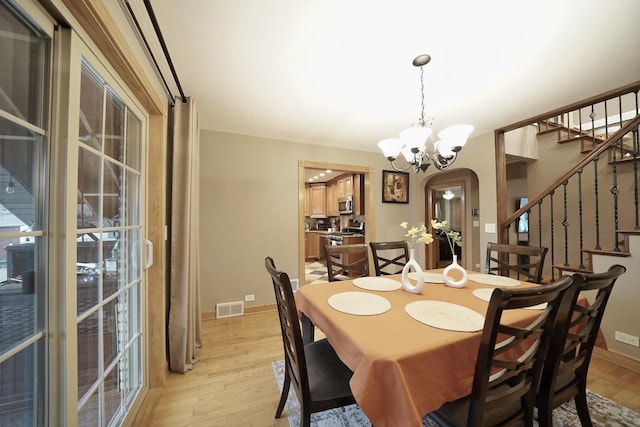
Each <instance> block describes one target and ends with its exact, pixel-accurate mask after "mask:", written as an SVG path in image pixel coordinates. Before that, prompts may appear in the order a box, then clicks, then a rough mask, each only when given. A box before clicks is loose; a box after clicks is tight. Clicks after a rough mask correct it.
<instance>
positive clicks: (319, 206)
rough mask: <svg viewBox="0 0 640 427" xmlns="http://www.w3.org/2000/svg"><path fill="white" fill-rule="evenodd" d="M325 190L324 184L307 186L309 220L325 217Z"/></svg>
mask: <svg viewBox="0 0 640 427" xmlns="http://www.w3.org/2000/svg"><path fill="white" fill-rule="evenodd" d="M326 205H327V188H326V186H325V185H324V184H316V185H310V186H309V216H310V217H311V218H326V217H327V210H326V209H327V206H326Z"/></svg>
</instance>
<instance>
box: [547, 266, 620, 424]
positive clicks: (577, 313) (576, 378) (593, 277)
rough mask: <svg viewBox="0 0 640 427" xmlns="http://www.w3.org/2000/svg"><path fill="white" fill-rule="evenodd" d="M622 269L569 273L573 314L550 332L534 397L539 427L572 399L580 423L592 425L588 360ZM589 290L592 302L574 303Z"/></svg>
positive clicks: (613, 267) (612, 268)
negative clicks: (538, 386)
mask: <svg viewBox="0 0 640 427" xmlns="http://www.w3.org/2000/svg"><path fill="white" fill-rule="evenodd" d="M625 271H626V268H625V267H623V266H621V265H612V266H611V267H610V268H609V270H608V271H607V272H605V273H596V274H574V275H573V278H574V281H575V283H576V287H577V292H576V294H575V297H574V299H573V305H572V313H573V314H572V316H570V317H569V318H568V319H567V323H566V325H565V326H564V327H563V328H559V329H558V331H557V333H556V334H554V337H553V340H552V342H551V347H550V349H549V354H548V355H547V360H546V362H545V365H544V370H543V373H542V379H541V380H540V389H539V392H538V396H537V398H536V406H537V407H538V423H539V425H540V426H551V425H553V424H552V413H553V410H554V409H555V408H557V407H558V406H560V405H562V404H563V403H565V402H568V401H569V400H571V399H572V398H573V399H574V400H575V405H576V410H577V412H578V416H579V417H580V424H581V425H582V426H591V425H592V424H591V417H590V416H589V406H588V405H587V391H586V387H587V372H588V370H589V362H590V361H591V354H592V353H593V347H594V345H595V343H596V339H597V337H598V331H599V329H600V322H601V321H602V316H603V315H604V310H605V307H606V306H607V301H608V300H609V295H611V291H612V290H613V285H614V284H615V282H616V280H617V279H618V277H620V275H622V274H623V273H624V272H625ZM593 290H597V291H598V292H597V295H596V297H595V300H594V301H593V304H590V305H589V306H588V307H584V306H582V305H579V304H577V300H578V296H579V293H580V292H582V291H593Z"/></svg>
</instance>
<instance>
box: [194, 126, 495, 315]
mask: <svg viewBox="0 0 640 427" xmlns="http://www.w3.org/2000/svg"><path fill="white" fill-rule="evenodd" d="M200 141H201V147H200V150H201V152H200V159H201V183H200V184H201V204H200V206H201V221H200V222H201V230H202V234H201V236H200V237H201V241H200V248H201V253H200V256H201V265H202V267H201V277H202V290H201V295H202V310H203V311H205V312H207V311H209V312H210V311H214V310H215V304H216V303H221V302H230V301H242V300H244V296H245V295H248V294H254V295H255V297H256V299H255V301H254V302H251V303H247V306H251V305H256V306H257V305H264V304H272V303H274V297H273V289H272V288H271V285H270V282H269V281H268V278H267V274H266V272H265V269H264V258H265V257H266V256H272V257H273V258H274V260H275V262H276V266H277V267H278V268H280V269H282V270H285V271H287V272H288V273H289V274H290V276H291V278H297V276H298V274H297V271H298V265H297V262H298V235H297V233H298V228H297V227H298V222H297V218H298V161H299V160H306V161H314V162H327V163H339V164H347V165H354V166H363V167H371V168H373V170H374V174H373V177H372V179H371V183H372V185H373V197H374V206H375V212H374V214H375V218H376V220H375V223H376V228H375V230H374V233H375V236H376V239H377V240H397V239H400V238H402V236H403V234H404V233H403V231H402V229H401V228H400V227H399V224H400V223H401V222H402V221H409V222H410V223H418V222H421V221H424V206H425V191H424V187H425V183H426V180H427V177H428V175H424V174H420V175H415V174H413V173H411V175H410V185H409V187H410V188H409V191H410V195H409V204H406V205H405V204H390V203H382V202H381V196H380V193H381V180H382V178H381V171H382V170H383V169H386V170H388V169H391V168H390V165H389V163H388V161H387V160H386V159H385V158H384V157H383V156H382V154H381V153H378V152H362V151H353V150H344V149H340V148H331V147H322V146H316V145H309V144H298V143H293V142H288V141H279V140H270V139H264V138H259V137H253V136H244V135H235V134H228V133H221V132H214V131H208V130H202V131H201V135H200ZM372 145H375V142H372ZM493 147H494V144H493V136H492V135H491V134H487V135H485V136H481V137H479V138H475V139H474V140H472V141H470V142H469V143H468V144H467V146H466V147H465V149H464V150H463V152H462V153H461V155H460V157H459V159H458V160H457V162H456V164H455V167H456V168H468V169H472V170H474V171H475V172H476V174H477V175H478V179H479V181H480V183H481V185H480V186H481V189H480V190H479V199H480V206H479V207H480V212H481V215H480V220H481V229H484V228H483V227H484V226H483V225H482V222H483V218H487V221H488V222H494V223H495V218H496V213H495V209H496V208H495V200H496V199H495V172H494V171H495V161H494V155H493V152H494V149H493ZM452 169H453V168H452ZM430 173H437V171H435V172H430ZM482 183H486V184H485V185H482ZM483 234H484V233H481V242H480V245H479V246H480V247H485V245H486V242H487V241H488V240H487V239H492V238H495V235H493V236H492V237H491V236H490V237H485V236H483ZM420 256H421V255H420ZM419 259H421V258H419Z"/></svg>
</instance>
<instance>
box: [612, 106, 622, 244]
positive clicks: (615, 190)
mask: <svg viewBox="0 0 640 427" xmlns="http://www.w3.org/2000/svg"><path fill="white" fill-rule="evenodd" d="M618 109H619V113H620V116H619V117H620V118H619V121H620V127H622V97H620V96H619V97H618ZM622 141H623V140H622V138H621V139H620V141H618V143H616V145H614V146H613V147H611V148H612V154H613V158H612V161H613V186H612V187H611V190H610V191H611V194H613V242H614V247H613V250H614V251H615V252H620V243H619V242H618V230H619V227H620V214H619V211H618V197H619V196H620V187H619V186H618V156H617V155H616V147H617V144H620V152H623V150H624V146H623V142H622Z"/></svg>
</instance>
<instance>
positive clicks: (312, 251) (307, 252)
mask: <svg viewBox="0 0 640 427" xmlns="http://www.w3.org/2000/svg"><path fill="white" fill-rule="evenodd" d="M319 236H320V235H319V234H318V233H315V232H313V231H306V232H305V233H304V258H305V259H318V256H319V254H318V237H319Z"/></svg>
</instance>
